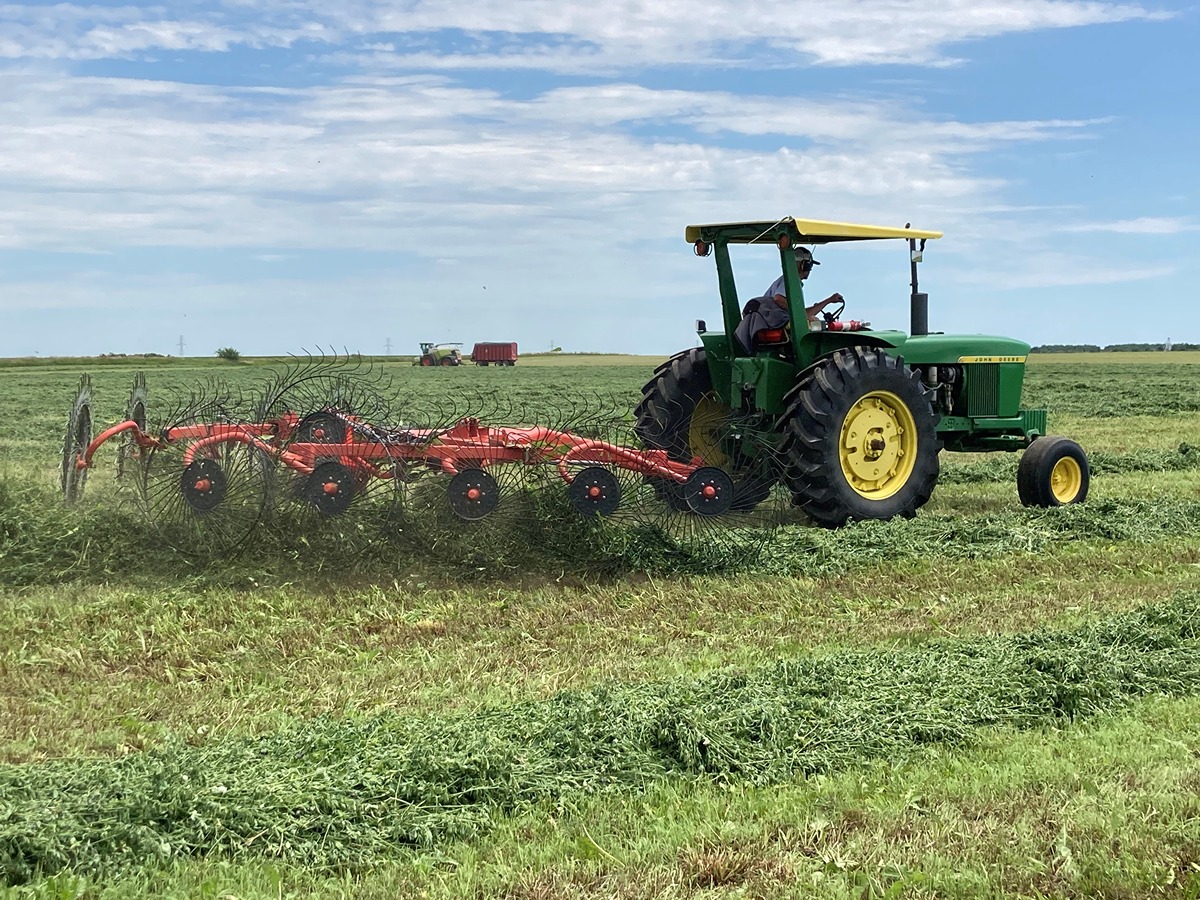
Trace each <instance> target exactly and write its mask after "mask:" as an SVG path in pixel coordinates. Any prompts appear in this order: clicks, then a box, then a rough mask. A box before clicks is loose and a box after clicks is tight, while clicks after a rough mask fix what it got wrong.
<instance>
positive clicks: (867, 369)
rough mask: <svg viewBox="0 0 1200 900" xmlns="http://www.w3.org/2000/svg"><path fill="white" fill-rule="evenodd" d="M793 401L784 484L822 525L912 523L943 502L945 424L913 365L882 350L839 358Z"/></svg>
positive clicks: (808, 378)
mask: <svg viewBox="0 0 1200 900" xmlns="http://www.w3.org/2000/svg"><path fill="white" fill-rule="evenodd" d="M785 400H786V403H787V409H786V412H784V414H783V417H782V418H781V420H780V423H779V427H780V431H781V432H782V434H783V440H782V442H781V445H780V450H781V453H782V457H783V478H784V481H785V483H786V484H787V486H788V488H789V490H791V492H792V502H793V504H794V505H796V506H798V507H800V508H801V509H803V510H804V512H805V513H807V514H808V515H809V517H811V518H812V519H813V521H814V522H816V523H817V524H818V525H822V526H824V527H826V528H839V527H841V526H842V525H845V524H846V523H847V522H848V521H851V520H859V519H885V520H886V519H891V518H893V517H895V516H903V517H905V518H912V517H913V516H915V515H916V513H917V510H918V509H919V508H920V507H921V506H923V505H924V504H925V503H926V502H927V501H928V500H929V497H930V496H931V495H932V494H933V489H934V487H935V486H936V485H937V480H938V474H939V468H940V464H939V460H938V451H939V450H940V449H941V444H940V443H939V442H938V438H937V422H938V416H937V414H936V413H935V412H934V411H933V408H932V406H931V405H930V403H929V401H928V400H927V399H926V397H925V390H924V386H923V385H922V383H921V376H920V374H919V373H918V372H916V371H913V370H911V369H909V368H908V367H907V366H905V365H904V361H903V359H901V358H899V357H893V356H889V355H888V354H886V353H884V352H883V351H882V350H879V349H877V348H875V347H862V346H860V347H847V348H845V349H843V350H838V351H837V352H836V353H833V354H831V355H830V356H828V357H825V358H824V359H822V360H820V361H819V362H817V363H816V364H815V365H814V366H812V367H811V368H810V369H809V370H808V371H807V372H806V373H805V374H804V375H803V376H802V378H801V379H800V381H799V382H798V383H797V384H796V386H795V387H794V388H793V389H792V390H791V392H790V393H789V394H788V395H787V397H786V398H785Z"/></svg>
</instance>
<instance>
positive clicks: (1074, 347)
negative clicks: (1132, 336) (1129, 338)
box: [1029, 343, 1200, 353]
mask: <svg viewBox="0 0 1200 900" xmlns="http://www.w3.org/2000/svg"><path fill="white" fill-rule="evenodd" d="M1143 350H1200V344H1175V343H1172V344H1169V345H1168V344H1109V345H1108V346H1106V347H1100V346H1098V345H1096V344H1042V345H1040V346H1038V347H1030V348H1029V352H1030V353H1116V352H1122V353H1125V352H1129V351H1135V352H1137V351H1143Z"/></svg>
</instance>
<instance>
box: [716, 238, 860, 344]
mask: <svg viewBox="0 0 1200 900" xmlns="http://www.w3.org/2000/svg"><path fill="white" fill-rule="evenodd" d="M793 252H794V253H795V256H796V271H797V272H798V273H799V275H800V280H801V281H804V279H806V278H807V277H808V276H809V273H811V272H812V268H813V266H819V265H820V263H819V262H817V261H816V260H815V259H813V255H812V252H811V251H810V250H809V249H808V248H807V247H797V248H796V249H795V250H794V251H793ZM840 302H842V295H841V294H830V295H829V296H828V297H826V298H825V299H824V300H821V301H820V302H818V303H814V304H813V305H812V306H806V307H805V308H804V312H805V313H806V315H807V317H808V327H809V328H810V329H811V328H812V325H813V322H814V321H815V319H816V317H817V316H818V315H819V314H820V312H821V310H823V309H824V308H825V307H826V306H829V305H830V304H831V303H840ZM790 318H791V312H790V311H789V310H788V302H787V295H786V294H785V293H784V286H783V276H782V275H780V276H779V277H778V278H776V279H775V280H774V281H772V282H771V286H770V287H769V288H767V292H766V293H765V294H763V295H762V296H761V297H755V298H754V299H753V300H750V301H748V302H747V303H746V305H745V307H744V308H743V309H742V321H741V324H739V325H738V328H737V331H736V332H735V333H734V336H735V337H736V338H737V339H738V341H740V342H741V344H742V346H743V347H744V348H745V349H746V350H747V351H748V350H749V349H750V344H751V339H752V336H753V335H754V333H755V332H757V331H758V330H759V329H763V328H783V327H784V326H785V325H787V323H788V320H789V319H790Z"/></svg>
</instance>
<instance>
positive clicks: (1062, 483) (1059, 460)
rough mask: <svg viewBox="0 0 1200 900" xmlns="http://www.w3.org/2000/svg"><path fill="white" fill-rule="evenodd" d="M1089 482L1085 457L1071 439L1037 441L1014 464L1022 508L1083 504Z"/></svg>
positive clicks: (1054, 438) (1039, 439)
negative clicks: (1018, 461)
mask: <svg viewBox="0 0 1200 900" xmlns="http://www.w3.org/2000/svg"><path fill="white" fill-rule="evenodd" d="M1090 483H1091V470H1090V467H1089V466H1088V460H1087V454H1086V453H1084V452H1083V448H1082V447H1080V446H1079V445H1078V444H1077V443H1075V442H1074V441H1073V440H1071V439H1070V438H1065V437H1058V436H1056V435H1047V436H1046V437H1042V438H1038V439H1037V440H1035V441H1034V442H1033V443H1032V444H1030V445H1029V448H1028V449H1027V450H1026V451H1025V452H1024V453H1022V454H1021V461H1020V463H1018V465H1017V494H1018V495H1019V496H1020V498H1021V505H1023V506H1041V507H1051V506H1066V505H1067V504H1069V503H1082V502H1083V501H1084V500H1086V499H1087V493H1088V486H1089V484H1090Z"/></svg>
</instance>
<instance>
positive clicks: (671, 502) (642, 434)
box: [633, 347, 778, 512]
mask: <svg viewBox="0 0 1200 900" xmlns="http://www.w3.org/2000/svg"><path fill="white" fill-rule="evenodd" d="M730 414H731V410H729V408H728V407H726V406H724V404H722V403H721V402H720V400H719V399H718V398H717V395H716V393H715V392H714V391H713V383H712V373H711V372H710V371H709V368H708V355H707V353H706V352H705V350H704V348H703V347H694V348H692V349H691V350H684V351H683V352H682V353H677V354H675V355H674V356H672V357H671V358H670V359H668V360H667V361H666V362H665V363H663V364H662V365H660V366H659V367H658V368H657V369H655V370H654V374H653V376H652V377H651V379H650V380H649V381H648V382H646V384H645V386H643V388H642V400H641V402H640V403H638V406H637V409H636V410H635V412H634V426H633V429H634V432H635V433H636V434H637V436H638V439H639V440H640V441H641V442H642V446H644V447H646V448H648V449H651V450H666V451H667V456H668V457H670V458H671V459H673V460H675V461H677V462H691V460H692V457H693V456H700V457H702V458H703V459H704V462H705V464H706V465H713V466H718V467H720V468H723V469H727V470H728V471H729V474H730V475H732V476H733V478H734V493H733V500H732V503H731V506H730V509H732V510H733V511H735V512H748V511H750V510H752V509H754V508H755V507H756V506H757V505H758V504H760V503H762V502H763V501H764V500H766V499H767V497H768V496H769V495H770V493H771V488H772V486H774V484H775V482H776V481H777V480H778V473H777V472H776V470H775V466H774V465H773V462H772V461H768V462H767V463H765V464H761V463H760V464H757V465H756V464H755V463H753V462H750V463H749V464H740V465H739V464H737V463H736V462H732V461H728V460H722V459H719V458H713V457H714V453H713V452H711V451H712V448H705V447H700V446H693V444H694V443H695V442H696V441H695V437H696V435H698V434H699V433H700V432H712V431H719V430H720V429H721V428H722V427H723V426H724V425H725V424H726V422H727V420H728V418H729V415H730ZM694 426H696V427H694ZM722 455H723V454H722ZM722 462H725V463H726V464H725V465H722ZM654 487H655V492H656V493H657V494H658V495H659V497H660V499H662V500H664V501H665V502H666V503H667V505H668V506H669V507H670V508H671V509H672V510H674V511H676V512H687V511H690V507H689V506H688V504H687V500H686V498H685V497H684V492H683V490H682V486H680V485H676V484H674V483H669V482H661V483H660V482H657V481H656V483H655V485H654Z"/></svg>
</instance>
